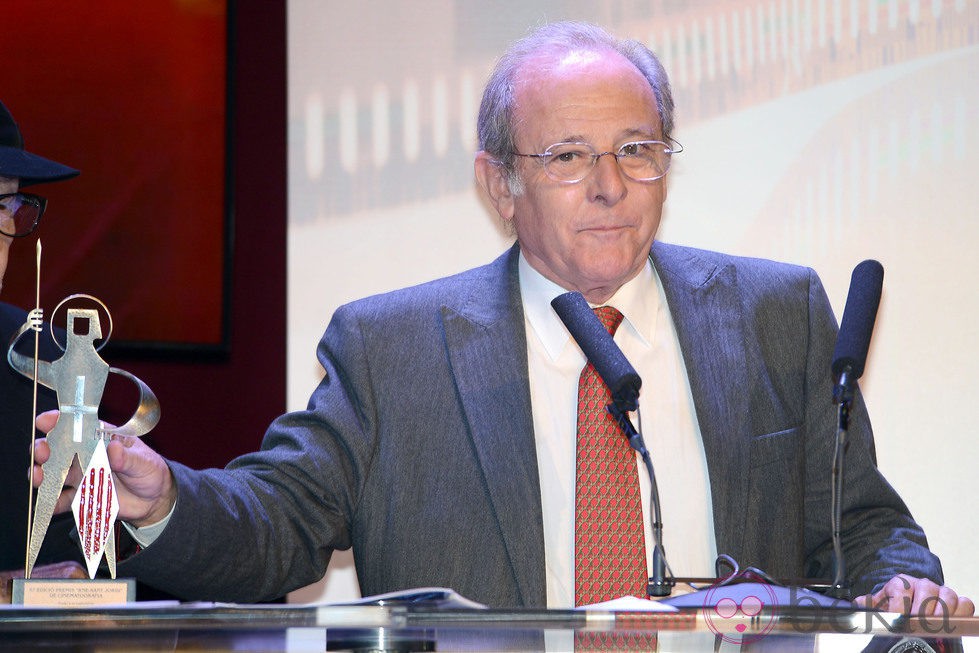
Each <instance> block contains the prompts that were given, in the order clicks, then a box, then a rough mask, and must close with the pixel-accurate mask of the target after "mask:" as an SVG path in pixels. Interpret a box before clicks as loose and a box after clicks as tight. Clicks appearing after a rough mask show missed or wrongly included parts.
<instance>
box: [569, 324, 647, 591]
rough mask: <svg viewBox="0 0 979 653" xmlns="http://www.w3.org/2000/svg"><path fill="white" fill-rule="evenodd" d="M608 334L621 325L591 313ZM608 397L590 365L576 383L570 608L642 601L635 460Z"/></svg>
mask: <svg viewBox="0 0 979 653" xmlns="http://www.w3.org/2000/svg"><path fill="white" fill-rule="evenodd" d="M595 314H596V315H598V317H599V319H600V320H601V321H602V323H603V324H604V325H605V328H606V329H608V331H609V333H611V334H613V335H614V334H615V330H616V329H617V328H618V327H619V324H620V323H621V322H622V313H620V312H619V311H617V310H616V309H614V308H612V307H611V306H602V307H599V308H596V309H595ZM611 400H612V397H611V393H610V392H609V389H608V386H606V385H605V383H604V382H603V381H602V379H601V377H599V376H598V373H597V372H596V371H595V368H594V366H592V364H591V363H588V364H587V365H585V369H584V370H582V372H581V378H580V379H579V381H578V446H577V453H576V458H575V459H576V467H577V471H576V481H575V484H576V486H575V537H574V540H575V542H574V556H575V565H574V566H575V572H574V573H575V605H588V604H591V603H598V602H600V601H607V600H609V599H613V598H617V597H619V596H630V595H631V596H638V597H642V598H645V597H646V580H647V578H646V541H645V536H644V532H643V523H642V502H641V500H640V495H639V473H638V469H637V467H636V456H635V453H634V452H633V450H632V449H630V448H629V442H628V441H627V440H626V437H625V435H623V433H622V429H621V428H620V427H619V425H618V424H617V423H616V422H615V419H614V418H613V417H612V416H611V415H609V413H608V411H607V410H606V409H605V407H606V406H607V405H608V404H609V402H611Z"/></svg>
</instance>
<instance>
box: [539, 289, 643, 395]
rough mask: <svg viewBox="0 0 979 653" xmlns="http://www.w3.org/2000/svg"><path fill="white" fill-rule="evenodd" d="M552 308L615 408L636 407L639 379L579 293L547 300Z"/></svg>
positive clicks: (640, 380)
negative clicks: (602, 385) (604, 387)
mask: <svg viewBox="0 0 979 653" xmlns="http://www.w3.org/2000/svg"><path fill="white" fill-rule="evenodd" d="M551 306H552V307H553V308H554V311H555V312H556V313H557V314H558V317H559V318H561V321H562V322H564V326H566V327H567V328H568V331H569V332H570V333H571V337H572V338H574V341H575V342H577V343H578V346H579V347H581V351H583V352H584V353H585V357H586V358H587V359H588V362H590V363H591V364H592V365H594V366H595V371H596V372H598V375H599V376H600V377H602V381H605V385H607V386H608V387H609V390H611V391H612V401H613V402H615V405H616V407H617V408H619V410H625V411H634V410H636V408H637V407H638V406H639V388H640V386H642V379H641V378H639V375H638V374H637V373H636V370H635V368H633V367H632V365H631V364H630V363H629V361H628V360H626V357H625V355H624V354H623V353H622V350H621V349H619V347H618V345H616V344H615V341H614V340H612V336H611V335H610V334H609V332H608V330H606V328H605V325H603V324H602V321H601V320H600V319H598V316H597V315H595V312H594V311H593V310H592V309H591V307H590V306H589V305H588V302H587V301H585V298H584V297H583V296H582V294H581V293H580V292H569V293H565V294H563V295H558V296H557V297H555V298H554V299H553V300H551Z"/></svg>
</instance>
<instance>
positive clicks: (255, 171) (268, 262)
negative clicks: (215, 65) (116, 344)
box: [109, 0, 286, 467]
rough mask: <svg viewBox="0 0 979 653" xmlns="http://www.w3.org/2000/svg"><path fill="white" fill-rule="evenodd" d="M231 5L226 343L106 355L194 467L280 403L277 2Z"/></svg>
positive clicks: (259, 426)
mask: <svg viewBox="0 0 979 653" xmlns="http://www.w3.org/2000/svg"><path fill="white" fill-rule="evenodd" d="M230 9H231V12H232V20H233V21H234V26H233V29H232V31H233V33H234V34H235V37H234V41H235V43H234V48H233V55H232V58H233V61H232V65H233V66H234V79H233V84H234V88H233V92H232V101H233V107H232V115H233V120H234V127H233V131H232V153H233V154H232V163H231V165H232V169H231V173H232V179H233V182H232V186H233V188H232V194H231V197H230V201H231V202H232V207H231V208H232V215H233V218H234V234H233V236H234V244H233V249H232V252H233V253H232V256H233V271H232V275H231V316H230V317H231V323H230V330H231V331H230V344H231V347H230V352H229V354H228V356H227V357H226V358H221V359H216V360H201V359H186V360H182V359H170V360H166V359H163V360H138V359H131V360H123V359H113V360H110V361H109V362H110V363H111V364H113V365H115V366H116V367H122V368H124V369H127V370H129V371H131V372H133V373H134V374H136V375H137V376H138V377H140V378H141V379H143V380H144V381H146V382H147V383H148V384H149V385H150V387H152V388H153V389H154V391H155V392H156V394H157V396H158V397H159V398H160V403H161V406H162V411H163V419H162V420H161V422H160V425H159V426H158V427H157V429H156V430H155V431H154V432H153V433H151V434H150V436H152V440H153V444H154V446H155V447H156V448H157V449H158V450H159V451H161V452H162V453H164V454H165V455H167V456H169V457H171V458H174V459H176V460H179V461H181V462H183V463H186V464H189V465H191V466H193V467H208V466H223V465H224V464H225V463H226V462H227V461H228V460H229V459H230V458H231V457H233V456H234V455H237V454H240V453H245V452H247V451H252V450H254V449H256V448H257V447H258V445H259V443H260V442H261V438H262V435H263V434H264V432H265V427H266V426H268V423H269V422H270V421H271V420H272V419H273V418H274V417H275V416H277V415H279V414H280V413H281V412H282V411H283V410H285V404H286V398H285V397H286V391H285V355H286V335H285V326H286V325H285V320H286V318H285V315H286V272H285V270H286V262H285V258H286V72H285V71H286V43H285V40H286V10H285V3H284V2H267V1H265V0H236V1H233V2H231V3H230ZM177 292H178V289H174V297H177Z"/></svg>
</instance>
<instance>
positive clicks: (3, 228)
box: [0, 193, 48, 238]
mask: <svg viewBox="0 0 979 653" xmlns="http://www.w3.org/2000/svg"><path fill="white" fill-rule="evenodd" d="M47 205H48V201H47V200H46V199H44V198H43V197H41V196H40V195H32V194H31V193H2V194H0V234H3V235H4V236H12V237H14V238H21V237H23V236H29V235H31V233H33V231H34V229H36V228H37V223H38V222H40V221H41V216H42V215H44V209H45V208H46V207H47Z"/></svg>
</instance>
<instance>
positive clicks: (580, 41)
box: [476, 21, 673, 194]
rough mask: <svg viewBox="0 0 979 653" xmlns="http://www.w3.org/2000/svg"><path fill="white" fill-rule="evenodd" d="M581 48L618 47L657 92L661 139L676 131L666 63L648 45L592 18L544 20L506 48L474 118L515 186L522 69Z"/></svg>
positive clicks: (482, 141)
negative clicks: (621, 36)
mask: <svg viewBox="0 0 979 653" xmlns="http://www.w3.org/2000/svg"><path fill="white" fill-rule="evenodd" d="M582 49H584V50H590V51H594V52H601V51H606V50H611V51H613V52H617V53H619V54H620V55H622V56H623V57H625V58H626V59H627V60H628V61H630V62H631V63H632V64H633V65H634V66H635V67H636V68H638V69H639V72H641V73H642V75H643V76H644V77H645V78H646V81H648V82H649V86H650V88H652V89H653V93H654V94H655V96H656V105H657V109H658V111H659V119H660V123H661V124H662V128H663V140H664V141H666V142H669V141H670V139H671V137H672V134H673V93H672V91H671V90H670V80H669V77H668V76H667V74H666V70H665V69H664V68H663V64H661V63H660V61H659V59H657V58H656V55H654V54H653V53H652V52H651V51H650V50H649V48H647V47H646V46H645V45H643V44H642V43H641V42H639V41H637V40H635V39H619V38H617V37H615V36H613V35H611V34H610V33H609V32H607V31H606V30H604V29H602V28H601V27H598V26H597V25H592V24H590V23H580V22H571V21H567V22H559V23H551V24H549V25H544V26H543V27H540V28H538V29H536V30H534V31H533V32H531V33H530V34H529V35H527V36H525V37H524V38H522V39H520V40H518V41H516V42H514V43H513V45H511V46H510V48H509V49H508V50H507V51H506V53H504V55H503V56H502V57H501V58H500V60H499V62H497V64H496V68H495V69H494V70H493V73H492V74H491V75H490V78H489V81H487V82H486V87H485V89H484V90H483V100H482V102H481V103H480V106H479V119H478V121H477V123H476V133H477V136H478V139H479V149H481V150H483V151H485V152H486V153H488V154H489V155H491V156H492V157H494V158H495V159H496V160H498V161H499V162H500V163H501V164H502V165H503V167H504V168H505V169H506V171H507V176H508V179H509V181H510V183H511V187H513V184H517V185H516V187H515V188H516V189H519V188H520V184H519V181H520V180H519V178H516V177H515V175H514V170H513V161H514V158H515V157H514V156H513V152H514V151H515V145H514V124H513V114H514V110H515V104H516V99H515V85H516V82H517V75H518V74H519V73H520V69H521V68H522V67H523V65H524V64H525V63H527V62H528V61H529V60H531V59H533V58H535V57H538V56H540V55H547V54H561V53H565V52H570V51H573V50H582ZM518 194H519V193H518Z"/></svg>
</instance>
